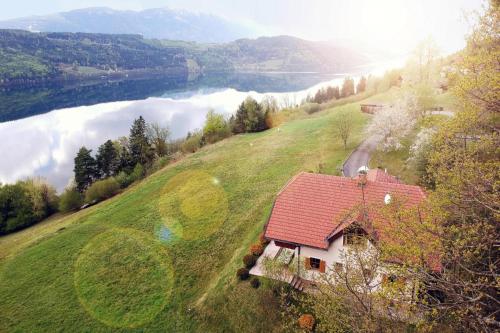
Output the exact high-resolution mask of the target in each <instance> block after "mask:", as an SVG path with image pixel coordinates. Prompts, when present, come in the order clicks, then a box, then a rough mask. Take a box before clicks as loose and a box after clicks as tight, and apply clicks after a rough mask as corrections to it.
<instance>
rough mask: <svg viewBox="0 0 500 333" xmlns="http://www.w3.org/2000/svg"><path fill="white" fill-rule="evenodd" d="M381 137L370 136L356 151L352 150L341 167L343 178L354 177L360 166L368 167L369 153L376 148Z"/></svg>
mask: <svg viewBox="0 0 500 333" xmlns="http://www.w3.org/2000/svg"><path fill="white" fill-rule="evenodd" d="M381 139H382V138H381V137H380V136H377V135H372V136H370V137H369V138H367V139H365V141H363V142H362V143H361V144H360V145H359V146H358V148H356V150H354V151H353V152H352V153H351V155H350V156H349V158H348V159H347V160H346V161H345V163H344V165H343V167H342V173H343V174H344V176H345V177H354V176H356V175H357V174H358V169H359V168H360V167H362V166H368V161H370V157H371V153H372V152H373V151H374V150H375V148H377V145H378V143H379V142H380V141H381Z"/></svg>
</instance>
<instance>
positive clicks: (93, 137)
mask: <svg viewBox="0 0 500 333" xmlns="http://www.w3.org/2000/svg"><path fill="white" fill-rule="evenodd" d="M344 76H345V74H334V75H318V74H310V73H309V74H308V73H296V74H293V73H288V74H278V73H276V74H268V75H248V74H247V75H232V76H230V77H226V76H219V77H215V78H204V79H202V80H199V81H196V82H191V83H188V84H185V85H184V86H173V87H172V86H168V84H167V85H166V86H163V85H162V84H161V83H159V82H156V81H155V82H149V81H144V82H142V83H141V82H134V83H133V87H132V88H130V89H129V88H128V87H127V86H122V87H121V88H122V89H120V86H118V88H116V87H113V88H111V89H110V88H109V87H107V86H109V85H113V84H115V85H119V84H121V83H109V82H108V83H105V84H100V85H97V86H95V87H92V88H91V89H85V88H83V89H82V88H81V87H77V91H76V92H75V91H73V90H71V89H69V91H68V92H67V95H65V93H64V91H63V92H61V91H60V89H59V90H58V89H55V90H56V91H55V92H53V93H52V94H51V92H50V89H49V90H48V91H49V92H48V93H47V92H44V93H42V94H41V96H45V99H48V100H45V101H44V100H43V98H42V99H41V100H40V98H38V97H37V98H34V101H31V100H30V99H29V98H28V97H24V100H21V101H19V99H23V97H22V94H21V95H19V93H17V92H16V93H15V94H14V95H16V94H18V97H16V98H14V97H12V96H5V94H11V92H7V93H3V97H2V94H0V101H3V102H2V104H1V105H3V106H5V104H4V103H5V100H8V99H12V100H13V101H16V102H17V103H18V106H17V107H18V108H19V110H18V112H16V113H14V114H36V113H42V114H38V115H34V116H30V117H27V118H23V119H17V120H13V121H7V122H3V123H0V182H2V183H12V182H15V181H16V180H18V179H22V178H25V177H31V176H41V177H44V178H46V179H47V180H48V181H49V182H50V183H51V184H53V185H54V186H55V187H56V188H57V189H58V190H59V191H60V190H62V189H63V188H64V187H65V186H66V185H67V184H68V182H69V181H70V179H71V178H72V176H73V159H74V157H75V154H76V152H77V151H78V149H79V148H80V147H81V146H86V147H87V148H90V149H93V150H94V152H95V151H96V148H97V147H98V146H99V145H100V144H102V143H103V142H104V141H106V140H107V139H116V138H118V137H120V136H128V134H129V130H130V126H131V124H132V122H133V120H134V119H136V118H138V117H139V116H140V115H142V116H143V117H144V118H145V119H146V121H147V122H157V123H160V124H162V125H164V126H168V127H169V128H170V131H171V138H172V139H176V138H181V137H184V136H185V135H186V134H187V132H188V131H193V130H194V129H198V128H201V127H202V125H203V123H204V120H205V116H206V113H207V111H208V110H210V109H214V110H215V111H217V112H219V113H224V114H225V115H227V116H229V115H231V114H232V113H234V112H235V111H236V109H237V107H238V105H239V104H240V103H241V102H242V101H243V100H244V99H245V98H246V97H247V96H252V97H253V98H255V99H256V100H258V101H260V100H261V99H262V98H263V97H264V96H266V95H272V96H275V97H276V98H277V99H278V101H281V100H283V99H284V98H286V99H288V100H289V101H293V102H294V103H300V101H301V100H302V99H303V98H305V97H306V96H307V95H308V94H313V93H315V92H316V91H317V90H318V89H319V88H320V87H322V86H326V85H340V84H341V82H342V80H343V78H344ZM106 85H107V86H106ZM78 89H79V90H78ZM158 90H159V91H158ZM78 91H80V93H79V92H78ZM89 91H90V92H89ZM112 91H113V92H114V93H113V94H111V96H109V95H108V94H107V93H109V92H112ZM23 93H24V94H26V92H23ZM28 94H29V95H30V94H32V95H35V96H39V95H40V94H39V93H38V92H36V91H35V92H32V93H31V92H29V91H28ZM30 96H31V95H30ZM110 99H111V100H113V101H109V100H110ZM96 101H107V102H106V103H99V102H97V104H96ZM58 105H62V106H63V108H58ZM66 105H70V106H72V107H65V106H66ZM47 107H49V108H50V107H53V108H54V109H53V110H52V111H50V112H47ZM0 111H1V110H0ZM43 112H46V113H43ZM11 116H12V112H11Z"/></svg>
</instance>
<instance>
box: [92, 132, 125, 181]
mask: <svg viewBox="0 0 500 333" xmlns="http://www.w3.org/2000/svg"><path fill="white" fill-rule="evenodd" d="M96 162H97V168H98V171H99V175H100V176H101V177H109V176H112V175H114V174H115V173H116V171H117V170H118V165H119V162H120V161H119V158H118V152H117V151H116V148H115V146H114V145H113V142H112V141H111V140H108V141H106V142H105V143H104V144H102V145H101V146H100V147H99V149H98V150H97V156H96Z"/></svg>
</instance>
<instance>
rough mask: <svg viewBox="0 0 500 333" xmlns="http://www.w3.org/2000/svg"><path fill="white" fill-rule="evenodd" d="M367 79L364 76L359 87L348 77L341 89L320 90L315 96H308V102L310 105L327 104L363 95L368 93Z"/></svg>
mask: <svg viewBox="0 0 500 333" xmlns="http://www.w3.org/2000/svg"><path fill="white" fill-rule="evenodd" d="M366 84H367V78H366V77H364V76H362V77H361V78H360V79H359V82H358V84H357V85H355V84H354V79H353V78H352V77H349V76H348V77H346V78H345V79H344V82H343V83H342V86H341V87H338V86H328V87H323V88H321V89H318V91H316V93H315V94H314V96H308V97H307V98H306V102H308V103H318V104H321V103H325V102H329V101H331V100H335V99H340V98H346V97H349V96H352V95H355V94H359V93H363V92H365V91H366Z"/></svg>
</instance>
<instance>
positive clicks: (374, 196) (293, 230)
mask: <svg viewBox="0 0 500 333" xmlns="http://www.w3.org/2000/svg"><path fill="white" fill-rule="evenodd" d="M381 172H382V173H384V172H383V171H381ZM384 174H385V173H384ZM373 177H374V178H373ZM370 178H371V179H370ZM372 179H375V180H376V181H374V180H372ZM382 179H384V180H385V179H387V180H389V181H388V182H387V181H380V180H382ZM394 180H396V181H397V179H396V178H395V177H393V176H390V175H388V176H387V177H386V176H383V175H380V173H379V172H378V171H377V173H376V174H373V173H372V177H369V175H368V176H367V183H366V186H365V188H364V192H365V193H364V194H365V199H366V203H367V204H381V205H383V204H384V198H385V196H386V194H393V195H397V196H401V197H405V199H406V202H407V204H409V205H416V204H418V203H420V202H421V201H422V200H423V199H424V198H425V193H424V192H423V191H422V189H421V188H420V187H418V186H412V185H405V184H400V183H399V182H394ZM358 183H359V180H358V179H352V178H346V177H337V176H330V175H322V174H313V173H300V174H298V175H297V176H295V178H293V179H292V180H291V181H290V182H289V183H288V184H287V185H286V186H285V187H284V188H283V190H282V191H281V192H280V193H279V194H278V197H277V198H276V202H275V204H274V207H273V210H272V213H271V216H270V218H269V221H268V224H267V226H266V231H265V236H266V237H267V238H268V239H274V240H280V241H284V242H289V243H294V244H300V245H307V246H311V247H316V248H322V249H328V246H329V241H328V240H327V238H328V236H332V233H333V232H334V231H335V233H336V232H337V231H341V230H342V229H343V228H344V227H345V226H344V225H341V223H340V222H341V220H342V218H343V217H344V215H345V214H347V213H349V212H350V211H351V210H352V209H353V208H355V207H356V206H357V205H361V204H362V197H363V194H362V189H361V187H360V186H359V185H358ZM344 224H345V223H344Z"/></svg>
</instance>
